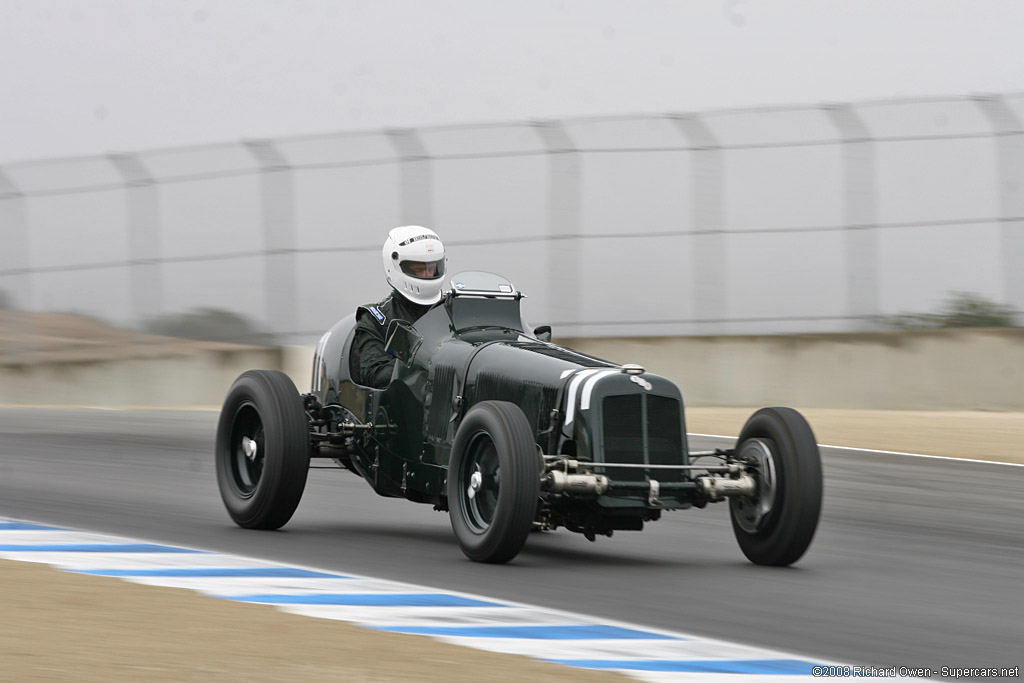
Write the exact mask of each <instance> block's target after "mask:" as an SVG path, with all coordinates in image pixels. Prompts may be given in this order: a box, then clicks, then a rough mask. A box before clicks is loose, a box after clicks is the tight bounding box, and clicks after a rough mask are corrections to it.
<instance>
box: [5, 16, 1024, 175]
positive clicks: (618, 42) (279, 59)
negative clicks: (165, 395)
mask: <svg viewBox="0 0 1024 683" xmlns="http://www.w3.org/2000/svg"><path fill="white" fill-rule="evenodd" d="M1022 36H1024V2H1019V1H1018V0H1007V1H996V0H970V1H968V0H962V1H959V2H958V1H953V0H921V1H909V0H828V1H824V0H775V1H773V2H767V1H765V2H753V1H752V0H726V1H725V2H722V1H717V2H712V1H698V0H693V1H685V2H684V1H683V0H677V1H675V2H669V1H667V0H664V1H655V0H635V1H632V2H627V1H626V0H619V1H609V0H517V1H516V2H508V1H505V2H498V1H493V2H489V1H485V0H448V1H441V0H405V1H387V0H370V1H355V0H277V1H272V0H216V1H215V0H146V1H142V0H0V163H3V162H7V161H12V160H22V159H31V158H37V157H50V156H65V155H79V154H96V153H104V152H107V151H117V150H135V149H147V148H153V147H164V146H174V145H182V144H193V143H201V142H215V141H227V140H235V139H238V138H241V137H258V136H282V135H291V134H303V133H321V132H328V131H334V130H345V129H365V128H377V127H382V126H416V125H425V124H438V123H453V122H473V121H494V120H513V119H525V118H533V117H552V116H573V115H587V114H617V113H637V112H661V111H688V110H702V109H711V108H719V107H737V106H748V105H758V104H773V103H793V102H820V101H835V100H861V99H871V98H880V97H891V96H912V95H934V94H943V95H945V94H966V93H971V92H978V91H982V92H1012V91H1021V90H1024V38H1022Z"/></svg>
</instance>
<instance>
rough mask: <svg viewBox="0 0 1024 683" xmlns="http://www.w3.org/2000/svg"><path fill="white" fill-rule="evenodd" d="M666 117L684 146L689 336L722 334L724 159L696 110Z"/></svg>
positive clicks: (724, 326)
mask: <svg viewBox="0 0 1024 683" xmlns="http://www.w3.org/2000/svg"><path fill="white" fill-rule="evenodd" d="M669 120H670V121H672V123H673V124H675V126H676V128H677V129H678V130H679V131H680V132H681V133H682V134H683V135H684V136H685V137H686V139H687V140H688V141H689V144H690V148H691V150H690V192H691V199H690V207H691V211H692V216H693V224H692V232H693V233H694V234H693V241H692V243H693V250H692V252H691V253H690V277H691V280H690V282H691V287H690V296H691V297H692V302H693V305H692V308H691V310H692V311H693V315H692V322H691V323H690V325H689V326H688V327H689V328H690V329H689V332H690V333H691V334H723V333H728V332H730V331H731V330H730V329H729V327H730V326H729V324H728V300H727V298H726V283H728V281H729V280H728V262H727V259H726V253H725V251H726V249H725V220H724V216H723V211H724V210H723V201H724V198H725V160H724V158H723V154H722V147H721V144H720V143H719V141H718V139H717V137H716V136H715V134H714V133H713V132H712V131H711V129H710V128H709V127H708V125H707V124H706V123H705V122H704V121H703V120H702V118H701V116H700V115H698V114H672V115H670V116H669Z"/></svg>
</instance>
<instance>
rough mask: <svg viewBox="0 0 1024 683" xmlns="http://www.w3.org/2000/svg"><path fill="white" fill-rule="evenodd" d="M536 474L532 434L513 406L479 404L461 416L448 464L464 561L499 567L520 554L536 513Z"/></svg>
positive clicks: (455, 524)
mask: <svg viewBox="0 0 1024 683" xmlns="http://www.w3.org/2000/svg"><path fill="white" fill-rule="evenodd" d="M538 470H539V468H538V462H537V448H536V446H535V445H534V438H533V430H531V429H530V423H529V422H528V421H527V419H526V416H525V415H523V411H522V410H520V408H519V407H518V406H516V405H515V404H514V403H508V402H505V401H482V402H480V403H478V404H477V405H475V406H473V408H471V409H470V410H469V412H468V413H466V417H465V418H464V419H463V420H462V424H461V425H460V426H459V430H458V432H456V434H455V441H454V442H453V444H452V455H451V460H450V462H449V465H448V507H449V508H450V511H451V512H450V517H451V521H452V529H453V530H454V531H455V538H456V539H457V540H458V542H459V547H460V548H462V552H463V553H465V554H466V557H468V558H469V559H471V560H473V561H475V562H491V563H502V562H508V561H509V560H511V559H512V558H513V557H515V556H516V555H518V554H519V551H520V550H522V549H523V546H524V545H525V544H526V538H527V537H528V536H529V535H530V529H532V528H533V518H534V516H535V515H536V512H537V499H538V496H539V491H540V473H539V471H538ZM475 473H478V474H479V478H478V479H477V480H476V481H475V482H474V480H473V477H474V474H475ZM471 487H472V488H471ZM471 491H472V492H471Z"/></svg>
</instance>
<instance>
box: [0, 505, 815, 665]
mask: <svg viewBox="0 0 1024 683" xmlns="http://www.w3.org/2000/svg"><path fill="white" fill-rule="evenodd" d="M0 558H4V559H8V560H20V561H25V562H39V563H43V564H48V565H53V566H55V567H58V568H60V569H63V570H65V571H71V572H77V573H80V574H91V575H97V576H112V577H119V578H122V579H124V580H127V581H132V582H135V583H141V584H148V585H154V586H169V587H174V588H188V589H191V590H194V591H198V592H200V593H203V594H205V595H209V596H213V597H216V598H221V599H225V600H234V601H240V602H250V603H262V604H268V605H274V606H275V607H277V608H279V609H281V610H284V611H286V612H290V613H294V614H300V615H305V616H310V617H318V618H321V619H337V620H342V621H347V622H351V623H354V624H356V625H359V626H362V627H364V628H368V629H374V630H379V631H390V632H394V633H409V634H419V635H425V636H431V637H433V638H436V639H437V640H440V641H444V642H447V643H452V644H454V645H460V646H465V647H472V648H477V649H480V650H486V651H488V652H503V653H509V654H517V655H525V656H528V657H533V658H535V659H539V660H544V661H548V662H554V663H558V664H564V665H567V666H574V667H580V668H584V669H601V670H609V671H616V672H619V673H622V674H625V675H627V676H630V677H632V678H635V679H638V680H642V681H650V682H652V683H663V682H668V681H681V680H687V681H715V682H716V683H732V682H733V681H748V680H750V679H751V678H752V677H761V676H770V679H769V680H771V681H778V682H781V681H808V680H810V679H811V678H812V671H813V670H814V667H816V666H830V665H834V663H830V662H824V661H811V660H808V659H805V658H803V657H800V656H797V655H788V654H785V653H781V652H776V651H771V650H764V649H761V648H754V647H748V646H746V645H739V644H736V643H728V642H724V641H718V640H712V639H709V638H702V637H698V636H693V635H687V634H683V633H675V632H670V631H662V630H656V629H651V628H648V627H645V626H637V625H633V624H626V623H620V622H613V621H608V620H602V619H596V618H593V617H586V616H582V615H579V614H572V613H570V612H561V611H556V610H549V609H543V608H539V607H532V606H529V605H521V604H516V603H511V602H505V601H499V600H491V599H489V598H485V597H480V596H475V595H468V594H464V593H455V592H450V591H441V590H436V589H432V588H427V587H424V586H418V585H412V584H406V583H399V582H396V581H385V580H381V579H374V578H371V577H365V576H356V575H353V574H339V573H336V572H329V571H321V570H317V569H311V568H306V567H300V566H288V565H282V564H278V563H274V562H269V561H266V560H261V559H256V558H249V557H242V556H238V555H227V554H223V553H216V552H207V551H204V550H195V549H191V548H182V547H175V546H169V545H163V544H159V543H151V542H146V541H139V540H134V539H128V538H123V537H119V536H109V535H104V534H96V533H90V532H84V531H74V530H71V529H61V528H57V527H52V526H47V525H43V524H36V523H32V522H24V521H18V520H12V519H6V518H0Z"/></svg>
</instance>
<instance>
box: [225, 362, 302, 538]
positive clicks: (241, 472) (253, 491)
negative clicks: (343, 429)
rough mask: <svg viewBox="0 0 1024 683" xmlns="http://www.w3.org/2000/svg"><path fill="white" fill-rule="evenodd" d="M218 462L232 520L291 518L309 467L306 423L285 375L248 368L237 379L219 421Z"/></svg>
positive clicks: (261, 525) (261, 523) (262, 524)
mask: <svg viewBox="0 0 1024 683" xmlns="http://www.w3.org/2000/svg"><path fill="white" fill-rule="evenodd" d="M216 465H217V484H218V486H219V487H220V495H221V498H222V499H223V501H224V506H225V507H226V508H227V511H228V514H229V515H230V516H231V519H233V520H234V521H235V523H236V524H238V525H239V526H242V527H245V528H247V529H277V528H280V527H282V526H284V525H285V524H286V523H287V522H288V520H289V519H291V517H292V514H294V512H295V508H297V507H298V505H299V500H300V499H301V498H302V491H303V489H305V487H306V476H307V475H308V473H309V427H308V425H307V422H306V412H305V409H304V408H303V406H302V399H301V398H300V397H299V393H298V390H297V389H296V388H295V384H294V383H292V380H291V379H290V378H289V377H288V375H286V374H284V373H283V372H277V371H272V370H250V371H249V372H246V373H243V374H242V375H241V376H240V377H239V378H238V379H237V380H235V383H234V384H233V385H232V386H231V390H230V391H229V392H228V395H227V398H226V399H225V400H224V407H223V408H222V409H221V413H220V421H219V423H218V425H217V442H216Z"/></svg>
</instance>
